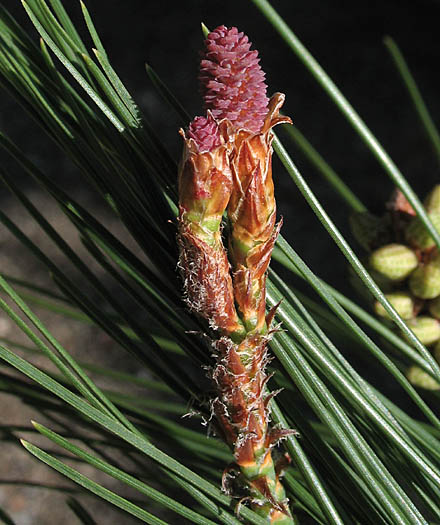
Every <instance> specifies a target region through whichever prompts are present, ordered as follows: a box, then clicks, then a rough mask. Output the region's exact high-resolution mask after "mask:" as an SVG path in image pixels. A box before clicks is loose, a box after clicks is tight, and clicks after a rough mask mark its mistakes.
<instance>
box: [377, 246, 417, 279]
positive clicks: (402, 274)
mask: <svg viewBox="0 0 440 525" xmlns="http://www.w3.org/2000/svg"><path fill="white" fill-rule="evenodd" d="M369 262H370V267H371V268H372V269H373V270H375V271H377V272H379V273H380V274H381V275H383V276H385V277H387V278H388V279H390V280H391V281H402V280H403V279H406V278H407V277H408V276H409V275H410V273H411V272H412V271H414V270H415V269H416V268H417V264H418V259H417V256H416V254H415V253H414V252H413V250H411V249H410V248H408V246H405V245H403V244H387V245H386V246H382V248H379V249H378V250H375V251H374V252H373V253H372V254H371V256H370V260H369Z"/></svg>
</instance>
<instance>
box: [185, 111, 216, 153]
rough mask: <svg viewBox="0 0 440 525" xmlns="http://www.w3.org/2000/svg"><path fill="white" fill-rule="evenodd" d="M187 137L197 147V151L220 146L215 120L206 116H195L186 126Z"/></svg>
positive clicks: (201, 151) (205, 150)
mask: <svg viewBox="0 0 440 525" xmlns="http://www.w3.org/2000/svg"><path fill="white" fill-rule="evenodd" d="M188 138H190V139H193V140H194V142H195V143H196V144H197V147H198V148H199V153H204V152H207V151H212V150H213V149H214V148H216V147H217V146H220V143H221V142H220V133H219V130H218V125H217V122H216V121H215V120H214V119H213V118H212V116H211V115H209V114H208V117H207V118H206V117H195V118H194V119H193V120H192V122H191V124H190V125H189V128H188Z"/></svg>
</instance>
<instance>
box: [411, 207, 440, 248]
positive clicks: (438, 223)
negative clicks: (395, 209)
mask: <svg viewBox="0 0 440 525" xmlns="http://www.w3.org/2000/svg"><path fill="white" fill-rule="evenodd" d="M428 215H429V218H430V219H431V222H432V224H433V225H434V227H435V229H436V230H437V231H439V232H440V212H439V211H433V212H430V213H428ZM405 236H406V240H407V241H408V242H409V243H410V244H411V246H413V247H414V248H418V249H420V250H429V249H431V248H433V247H434V246H435V242H434V239H433V238H432V237H431V236H430V235H429V232H428V231H426V228H425V226H424V225H423V223H422V221H421V220H420V219H419V218H418V217H414V219H413V220H412V221H411V222H410V223H409V225H408V228H407V229H406V232H405Z"/></svg>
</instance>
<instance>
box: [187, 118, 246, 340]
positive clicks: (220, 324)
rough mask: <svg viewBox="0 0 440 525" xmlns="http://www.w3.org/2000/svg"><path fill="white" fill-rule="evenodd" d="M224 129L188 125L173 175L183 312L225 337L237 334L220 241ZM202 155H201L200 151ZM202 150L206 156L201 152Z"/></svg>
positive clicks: (226, 179) (225, 194) (225, 177)
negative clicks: (176, 178)
mask: <svg viewBox="0 0 440 525" xmlns="http://www.w3.org/2000/svg"><path fill="white" fill-rule="evenodd" d="M227 127H228V124H227V123H226V122H225V121H223V122H221V123H220V124H219V125H218V126H217V123H216V122H215V121H214V120H213V119H212V117H211V116H209V115H208V119H204V121H203V122H202V121H200V120H198V121H193V123H192V124H191V125H190V130H189V132H188V135H189V136H188V137H186V136H185V133H184V132H183V130H181V132H180V133H181V135H182V136H183V138H184V140H185V144H184V151H183V156H182V162H181V165H180V170H179V210H180V214H179V235H178V242H179V249H180V257H179V268H180V271H181V273H182V277H183V281H184V291H185V298H186V301H187V303H188V306H189V307H190V308H191V309H192V310H193V311H195V312H197V313H198V314H199V315H200V316H202V317H204V318H205V319H207V320H208V321H209V323H210V325H211V327H212V328H214V329H216V330H220V331H221V332H222V333H225V334H229V335H231V334H233V333H236V332H240V331H242V330H243V329H242V325H241V323H240V321H239V319H238V316H237V313H236V310H235V305H234V295H233V289H232V280H231V276H230V272H229V262H228V259H227V256H226V252H225V250H224V247H223V243H222V239H221V220H222V215H223V212H224V210H225V208H226V206H227V204H228V201H229V197H230V193H231V189H232V174H231V170H230V166H229V155H230V150H231V147H232V144H231V142H230V141H229V138H228V137H229V136H228V129H227ZM201 150H202V151H201ZM204 150H207V151H204Z"/></svg>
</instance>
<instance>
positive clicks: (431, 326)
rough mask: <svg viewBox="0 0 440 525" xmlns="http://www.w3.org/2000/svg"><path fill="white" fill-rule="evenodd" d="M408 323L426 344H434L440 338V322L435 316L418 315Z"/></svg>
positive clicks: (418, 337)
mask: <svg viewBox="0 0 440 525" xmlns="http://www.w3.org/2000/svg"><path fill="white" fill-rule="evenodd" d="M406 324H407V326H408V328H410V329H411V330H412V331H413V332H414V335H415V336H416V337H417V339H418V340H419V341H420V342H421V343H423V344H424V345H426V346H429V345H432V344H434V343H436V342H437V341H438V340H439V339H440V323H439V322H438V321H437V319H434V318H433V317H428V316H420V317H416V318H415V319H411V320H409V321H408V322H407V323H406Z"/></svg>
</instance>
